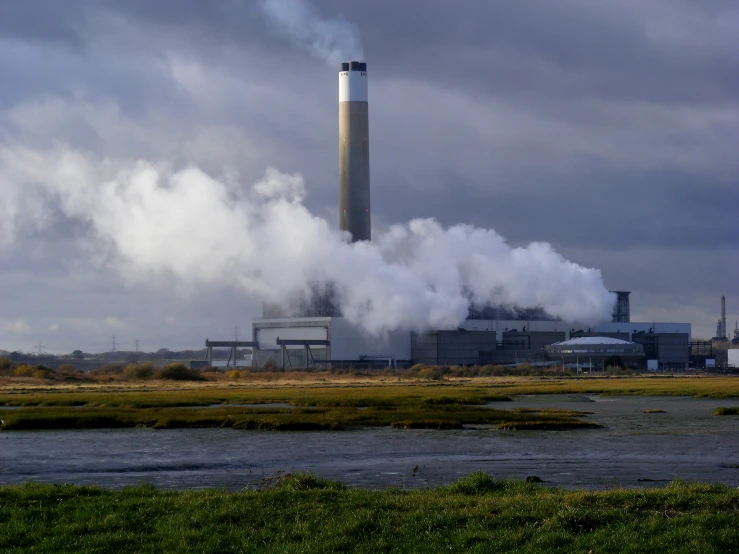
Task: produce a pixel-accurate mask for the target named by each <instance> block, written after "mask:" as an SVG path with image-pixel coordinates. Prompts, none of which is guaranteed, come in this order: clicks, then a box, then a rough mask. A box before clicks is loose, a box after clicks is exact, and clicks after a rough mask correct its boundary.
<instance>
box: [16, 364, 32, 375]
mask: <svg viewBox="0 0 739 554" xmlns="http://www.w3.org/2000/svg"><path fill="white" fill-rule="evenodd" d="M13 375H15V376H16V377H33V368H32V367H31V366H30V365H26V364H21V365H19V366H17V367H16V368H15V369H14V370H13Z"/></svg>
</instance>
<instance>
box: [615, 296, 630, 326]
mask: <svg viewBox="0 0 739 554" xmlns="http://www.w3.org/2000/svg"><path fill="white" fill-rule="evenodd" d="M611 292H612V293H614V294H615V295H616V305H615V306H613V317H612V319H611V321H614V322H616V323H629V322H630V321H631V308H630V306H629V295H630V294H631V292H630V291H625V290H612V291H611Z"/></svg>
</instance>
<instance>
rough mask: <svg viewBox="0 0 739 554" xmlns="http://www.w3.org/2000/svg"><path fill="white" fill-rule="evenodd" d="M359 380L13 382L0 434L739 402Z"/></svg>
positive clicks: (725, 388) (501, 383)
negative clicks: (595, 404)
mask: <svg viewBox="0 0 739 554" xmlns="http://www.w3.org/2000/svg"><path fill="white" fill-rule="evenodd" d="M304 377H305V376H304ZM362 379H364V380H363V381H357V382H352V381H347V380H339V381H330V382H327V381H326V379H325V378H324V377H319V376H314V377H313V379H312V380H310V379H307V378H304V379H302V380H299V381H290V380H283V381H262V382H256V383H239V384H233V383H213V382H205V383H199V382H187V383H171V382H151V381H148V382H141V383H124V384H121V383H108V384H101V383H96V384H94V385H75V386H70V385H61V384H60V385H56V386H45V387H39V386H36V385H34V384H33V383H25V384H22V386H21V385H19V384H17V383H15V384H12V385H9V386H6V387H0V419H1V420H3V422H2V423H1V424H0V429H2V430H27V429H89V428H106V427H110V428H114V427H135V426H145V427H154V428H177V427H231V428H237V429H273V430H336V429H343V428H347V427H355V426H370V427H378V426H391V427H397V428H432V429H455V428H460V427H463V426H465V425H483V424H484V425H496V426H499V427H500V428H503V429H567V428H581V427H592V426H593V424H592V423H590V422H588V421H587V413H586V412H566V411H557V410H541V411H536V410H506V409H504V408H505V407H506V401H507V400H510V399H511V397H512V396H514V395H520V394H556V393H569V394H638V395H686V396H687V395H689V396H698V397H735V396H739V379H737V378H731V377H728V378H726V377H724V378H720V377H716V378H709V377H692V378H687V377H685V378H666V377H651V378H650V377H640V378H611V379H597V378H583V379H571V378H568V379H542V378H497V379H493V378H488V379H483V378H477V379H463V380H449V381H441V382H426V381H404V380H399V379H397V378H396V379H388V378H379V377H378V378H371V377H370V378H367V377H362ZM493 406H494V407H493ZM9 408H10V409H9ZM724 410H730V409H724ZM722 413H730V412H722ZM583 418H584V419H583Z"/></svg>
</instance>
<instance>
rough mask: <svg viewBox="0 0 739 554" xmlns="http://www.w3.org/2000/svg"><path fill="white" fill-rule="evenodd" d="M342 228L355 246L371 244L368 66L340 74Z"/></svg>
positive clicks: (352, 65)
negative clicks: (358, 243) (364, 242)
mask: <svg viewBox="0 0 739 554" xmlns="http://www.w3.org/2000/svg"><path fill="white" fill-rule="evenodd" d="M339 228H340V229H341V230H342V231H349V233H351V236H352V242H357V241H360V240H370V237H371V229H370V182H369V116H368V102H367V64H366V63H365V62H343V63H342V64H341V66H340V70H339Z"/></svg>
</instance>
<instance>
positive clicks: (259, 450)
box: [0, 395, 739, 489]
mask: <svg viewBox="0 0 739 554" xmlns="http://www.w3.org/2000/svg"><path fill="white" fill-rule="evenodd" d="M737 404H739V400H737V399H734V400H733V401H732V400H704V399H695V398H682V397H679V398H676V397H629V396H625V397H624V396H621V397H618V396H573V395H546V396H522V397H518V398H516V399H515V401H514V402H507V403H505V404H504V405H503V406H501V404H500V403H498V404H495V407H505V408H507V409H512V408H565V409H575V410H581V411H590V412H593V414H591V415H587V416H585V417H586V418H587V419H588V420H590V421H594V422H595V423H598V424H600V425H602V426H603V428H601V429H596V430H573V431H526V432H522V431H518V432H515V431H497V430H494V429H490V428H484V427H478V428H469V429H464V430H460V431H430V430H393V429H367V430H359V431H343V432H335V433H334V432H308V433H289V432H267V431H234V430H222V429H182V430H159V431H154V430H151V429H126V430H102V431H95V430H90V431H36V432H5V433H0V483H3V484H10V483H20V482H23V481H43V482H54V483H62V482H66V483H78V484H96V485H102V486H105V487H111V488H116V487H122V486H125V485H130V484H137V483H141V482H148V483H153V484H154V485H156V486H158V487H161V488H173V489H184V488H193V489H196V488H204V487H224V488H228V489H242V488H244V487H247V486H258V485H259V484H260V482H262V481H263V480H265V479H269V478H270V477H273V476H274V475H275V474H277V473H278V472H280V471H285V472H290V471H314V472H315V473H316V474H318V475H320V476H323V477H327V478H330V479H338V480H341V481H342V482H344V483H346V484H348V485H353V486H363V487H369V488H384V487H389V486H398V487H418V486H429V485H438V484H443V483H448V482H450V481H454V480H456V479H458V478H459V477H461V476H462V475H466V474H468V473H471V472H473V471H477V470H483V471H485V472H487V473H489V474H490V475H492V476H494V477H496V478H509V477H519V478H523V477H526V476H529V475H536V476H538V477H540V478H541V479H543V480H544V481H546V482H547V483H548V484H551V485H556V486H562V487H568V488H587V489H605V488H611V487H617V486H627V487H638V486H660V485H664V484H666V483H668V482H670V481H671V480H673V479H675V478H679V479H682V480H685V481H702V482H721V483H726V484H729V485H732V486H739V417H736V416H721V417H718V416H713V415H712V411H713V409H714V408H716V407H718V406H734V405H737ZM649 409H651V410H664V411H665V412H666V413H643V412H642V410H649Z"/></svg>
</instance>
